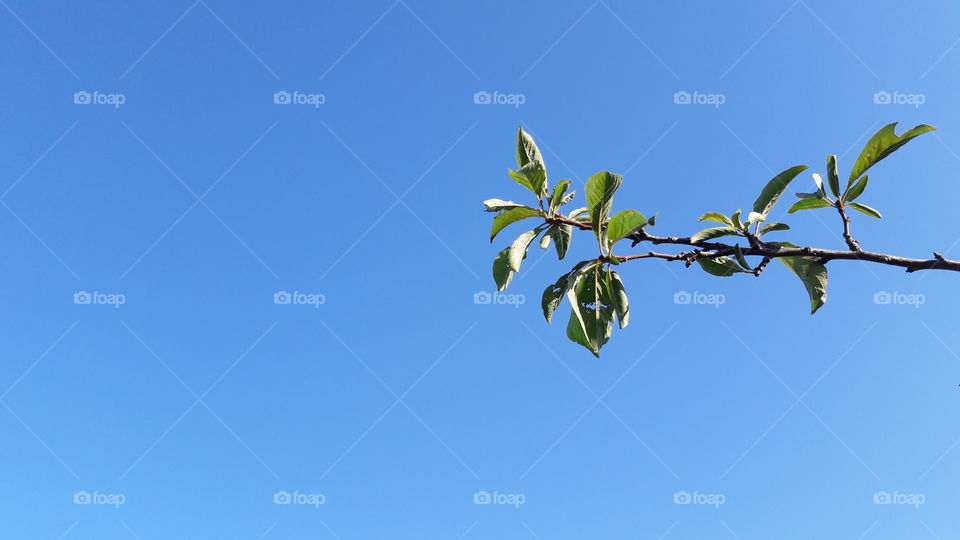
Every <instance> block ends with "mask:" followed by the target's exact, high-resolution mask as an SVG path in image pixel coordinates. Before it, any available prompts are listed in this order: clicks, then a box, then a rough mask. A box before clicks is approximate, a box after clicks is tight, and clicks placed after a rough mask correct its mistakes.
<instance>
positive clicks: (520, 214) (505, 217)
mask: <svg viewBox="0 0 960 540" xmlns="http://www.w3.org/2000/svg"><path fill="white" fill-rule="evenodd" d="M539 215H540V212H539V211H538V210H534V209H533V208H528V207H526V206H521V207H518V208H509V209H507V210H504V211H502V212H500V213H499V214H497V215H496V216H494V217H493V227H492V228H491V229H490V241H491V242H493V239H494V238H496V237H497V234H498V233H499V232H500V231H502V230H503V229H504V227H506V226H507V225H510V224H511V223H516V222H518V221H520V220H521V219H526V218H529V217H534V216H539Z"/></svg>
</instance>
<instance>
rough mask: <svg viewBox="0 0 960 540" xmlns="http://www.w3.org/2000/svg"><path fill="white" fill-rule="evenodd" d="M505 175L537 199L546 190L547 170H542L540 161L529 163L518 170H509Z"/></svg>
mask: <svg viewBox="0 0 960 540" xmlns="http://www.w3.org/2000/svg"><path fill="white" fill-rule="evenodd" d="M507 173H509V174H510V177H511V178H513V179H514V180H515V181H516V182H517V183H518V184H520V185H521V186H524V187H525V188H527V189H529V190H530V191H532V192H533V193H534V195H536V196H537V198H538V199H539V198H540V197H542V196H543V194H544V193H545V192H546V190H547V170H546V169H544V168H543V162H541V161H531V162H529V163H527V164H526V165H524V166H523V167H520V169H519V170H516V171H515V170H513V169H509V170H507Z"/></svg>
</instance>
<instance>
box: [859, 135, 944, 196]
mask: <svg viewBox="0 0 960 540" xmlns="http://www.w3.org/2000/svg"><path fill="white" fill-rule="evenodd" d="M896 127H897V123H896V122H894V123H892V124H887V125H885V126H883V127H882V128H880V131H877V132H876V133H875V134H874V135H873V137H870V140H869V141H867V144H866V146H864V147H863V150H862V151H861V152H860V155H859V156H857V161H855V162H854V164H853V170H851V171H850V180H849V181H848V182H847V184H848V185H849V184H851V183H853V181H854V180H856V179H857V178H860V176H861V175H862V174H863V173H865V172H867V169H869V168H870V167H873V166H874V165H875V164H876V163H877V162H878V161H880V160H881V159H883V158H885V157H887V156H889V155H890V154H892V153H893V152H894V151H896V150H897V149H898V148H900V147H901V146H903V145H905V144H907V143H908V142H910V141H911V140H913V139H914V138H915V137H919V136H920V135H923V134H924V133H927V132H928V131H933V130H935V129H937V128H935V127H933V126H928V125H926V124H920V125H919V126H917V127H915V128H913V129H910V130H907V131H905V132H904V133H903V135H897V134H896V132H895V131H894V128H896Z"/></svg>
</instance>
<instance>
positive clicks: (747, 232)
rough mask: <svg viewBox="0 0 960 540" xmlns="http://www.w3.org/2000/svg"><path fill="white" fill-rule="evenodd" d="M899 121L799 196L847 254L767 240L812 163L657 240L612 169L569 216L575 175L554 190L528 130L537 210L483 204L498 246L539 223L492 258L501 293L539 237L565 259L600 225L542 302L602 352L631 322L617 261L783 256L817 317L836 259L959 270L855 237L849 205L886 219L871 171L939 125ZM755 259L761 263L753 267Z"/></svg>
mask: <svg viewBox="0 0 960 540" xmlns="http://www.w3.org/2000/svg"><path fill="white" fill-rule="evenodd" d="M896 125H897V124H896V123H892V124H888V125H886V126H884V127H883V128H881V129H880V130H879V131H877V132H876V133H875V134H874V135H873V137H871V138H870V140H869V141H867V144H866V146H864V148H863V150H862V151H861V152H860V155H859V156H857V159H856V160H855V161H854V163H853V167H852V169H851V171H850V175H849V177H848V179H847V182H846V187H842V186H841V184H840V175H839V172H838V164H837V157H836V156H835V155H830V156H827V161H826V169H825V174H826V177H827V182H826V187H825V185H824V182H823V177H822V176H821V175H820V174H819V173H813V174H812V178H813V183H814V186H815V188H816V189H815V190H814V191H812V192H809V193H797V194H796V196H797V198H798V200H797V201H796V202H795V203H794V204H793V205H792V206H791V207H790V209H789V210H788V213H790V214H792V213H794V212H797V211H799V210H812V209H817V208H832V209H834V210H835V211H836V212H837V214H838V215H839V217H840V219H841V223H842V225H843V238H844V241H845V242H846V244H847V248H848V250H845V251H837V250H829V249H820V248H813V247H800V246H799V245H797V244H794V243H791V242H786V241H770V240H767V239H766V235H767V234H769V233H773V232H780V231H786V230H789V229H790V227H789V226H788V225H787V224H785V223H777V222H770V221H768V220H767V218H768V216H769V215H770V212H771V210H773V208H774V206H775V205H776V204H777V202H778V201H779V200H780V198H781V196H783V194H784V193H785V192H786V190H787V187H788V186H789V185H790V183H791V182H793V180H794V179H795V178H797V177H798V176H799V175H800V174H801V173H802V172H804V171H805V170H807V169H808V166H807V165H797V166H794V167H790V168H789V169H786V170H785V171H783V172H781V173H780V174H778V175H776V176H774V177H773V179H771V180H770V181H769V182H767V184H766V185H765V186H764V187H763V189H762V190H761V191H760V195H759V196H758V197H757V199H756V201H754V203H753V208H752V210H751V211H749V212H747V213H746V214H744V212H743V210H741V209H738V210H736V211H735V212H733V213H732V214H729V215H727V214H725V213H723V212H707V213H705V214H703V215H702V216H700V221H713V222H716V223H718V224H719V225H718V226H713V227H709V228H706V229H703V230H701V231H699V232H696V233H694V234H693V235H691V236H656V235H653V234H651V233H650V232H648V230H647V228H648V227H652V226H654V225H655V223H656V219H655V218H656V214H654V215H651V216H650V217H649V218H647V217H646V216H644V215H643V214H641V213H640V212H638V211H636V210H620V211H619V212H616V213H614V211H613V198H614V194H615V193H616V192H617V190H618V189H619V188H620V185H621V183H623V177H621V176H620V175H617V174H613V173H611V172H608V171H600V172H598V173H596V174H594V175H593V176H591V177H590V178H589V179H587V184H586V189H585V191H586V206H583V207H580V208H576V209H575V210H570V211H567V212H562V211H561V209H562V208H563V207H564V206H566V205H567V204H569V203H571V202H572V201H573V199H574V197H575V195H576V193H575V192H574V191H572V190H569V188H570V185H571V181H570V180H561V181H560V182H558V183H557V185H556V186H554V187H553V189H552V190H551V189H550V186H549V182H548V180H547V167H546V165H545V164H544V162H543V155H542V154H541V153H540V149H539V148H537V145H536V143H535V142H534V140H533V137H531V136H530V134H529V133H527V132H526V131H524V130H523V128H522V127H521V128H520V129H519V130H518V132H517V145H516V161H517V167H518V168H517V169H509V170H508V171H507V173H508V175H509V176H510V178H512V179H513V180H514V181H515V182H516V183H518V184H520V185H521V186H523V187H524V188H526V189H527V190H529V191H530V192H532V193H533V195H534V196H535V197H536V206H531V205H525V204H521V203H516V202H513V201H508V200H502V199H488V200H486V201H483V204H484V207H485V210H486V211H487V212H494V213H495V214H496V215H494V217H493V226H492V227H491V230H490V241H491V242H493V241H494V239H495V238H496V237H497V235H498V234H499V233H500V232H501V231H502V230H503V229H505V228H506V227H508V226H509V225H512V224H514V223H517V222H519V221H523V220H526V219H528V218H535V220H536V221H538V224H537V225H536V226H535V227H534V228H533V229H531V230H529V231H527V232H524V233H523V234H521V235H520V236H518V237H517V238H516V239H515V240H514V241H513V242H511V243H510V245H509V246H507V247H506V248H505V249H503V250H502V251H501V252H500V253H499V254H498V255H497V257H496V258H495V259H494V260H493V279H494V281H495V282H496V284H497V290H498V291H503V290H505V289H506V288H507V287H508V286H509V285H510V282H511V281H512V280H513V276H514V274H516V273H517V272H519V271H520V265H521V263H522V262H523V260H524V259H526V257H527V252H528V250H529V249H530V246H531V245H532V244H533V242H534V241H535V240H536V239H537V238H538V237H539V238H540V242H539V245H540V247H541V248H542V249H547V248H549V247H550V243H551V242H552V243H553V245H554V248H555V250H556V253H557V258H558V259H560V260H562V259H563V258H564V257H565V256H566V254H567V251H568V250H569V248H570V241H571V239H572V236H573V231H574V230H575V229H579V230H589V231H592V232H593V237H594V240H595V241H596V243H597V257H596V258H593V259H589V260H585V261H580V262H578V263H577V264H575V265H574V266H573V268H572V269H570V271H568V272H567V273H565V274H563V275H562V276H560V277H559V278H558V279H557V281H556V282H555V283H553V284H552V285H550V286H548V287H547V288H546V290H544V291H543V297H542V301H541V306H542V309H543V315H544V318H546V320H547V322H548V323H549V322H551V321H552V319H553V314H554V312H555V311H556V309H557V308H558V307H559V306H560V304H561V303H562V301H563V299H564V298H566V300H567V302H568V303H569V304H570V308H571V309H570V316H569V319H568V321H567V337H568V338H570V340H571V341H573V342H575V343H578V344H580V345H582V346H584V347H586V348H587V349H588V350H590V352H592V353H593V354H594V355H595V356H597V357H599V356H600V349H601V348H602V347H603V346H604V345H605V344H606V343H607V342H608V341H609V340H610V337H611V335H612V333H613V325H614V323H616V324H617V325H618V326H619V327H620V328H621V329H622V328H624V327H626V326H627V324H628V323H629V320H630V304H629V301H628V299H627V292H626V287H625V286H624V282H623V280H622V279H621V278H620V275H619V273H618V272H617V271H615V270H614V269H613V267H615V266H618V265H620V264H621V263H624V262H627V261H631V260H636V259H663V260H667V261H683V262H684V264H685V265H686V266H691V265H692V264H693V263H697V265H698V266H700V268H701V269H703V270H704V271H705V272H707V273H709V274H712V275H714V276H719V277H729V276H733V275H734V274H750V275H753V276H759V275H760V274H761V273H762V272H763V270H764V269H765V268H766V267H767V264H768V263H770V261H772V260H774V259H776V260H778V261H780V262H781V263H783V265H784V266H786V267H787V268H788V269H789V270H790V271H791V272H792V273H793V274H795V275H796V276H797V277H798V278H799V279H800V281H801V283H802V284H803V286H804V288H805V289H806V291H807V295H808V296H809V298H810V312H811V314H812V313H816V311H817V310H818V309H820V307H821V306H823V304H824V302H826V300H827V267H826V265H827V263H829V262H830V261H833V260H861V261H867V262H874V263H878V264H884V265H888V266H898V267H901V268H905V269H906V271H907V272H914V271H917V270H933V269H938V270H952V271H960V261H952V260H948V259H946V258H944V257H943V256H942V255H940V254H938V253H934V257H933V258H932V259H914V258H909V257H898V256H894V255H887V254H883V253H875V252H872V251H866V250H863V249H861V247H860V242H858V241H857V240H856V239H854V237H853V235H852V233H851V227H850V224H851V218H850V216H849V215H848V213H847V210H848V209H852V210H856V211H857V212H860V213H862V214H865V215H867V216H870V217H872V218H876V219H880V217H881V215H880V212H879V211H878V210H876V209H874V208H872V207H870V206H867V205H866V204H863V203H861V202H855V201H856V200H857V199H858V198H859V197H860V196H861V195H862V194H863V193H864V191H865V190H866V188H867V183H868V177H867V175H866V174H864V173H866V171H867V170H868V169H869V168H871V167H873V166H874V165H876V164H877V162H879V161H880V160H882V159H884V158H886V157H887V156H889V155H890V154H892V153H893V152H894V151H896V150H897V149H899V148H900V147H901V146H903V145H905V144H907V143H908V142H910V141H911V140H913V139H914V138H916V137H918V136H920V135H922V134H924V133H927V132H928V131H933V130H934V129H935V128H934V127H932V126H928V125H926V124H921V125H919V126H917V127H915V128H913V129H910V130H908V131H906V132H904V133H903V134H902V135H897V134H896V132H895V128H896ZM828 190H829V193H828ZM722 237H734V238H735V240H736V242H735V243H734V242H730V243H724V242H717V241H715V240H716V239H717V238H722ZM624 240H629V241H630V247H631V248H633V247H635V246H637V245H638V244H641V243H643V242H648V243H649V244H651V245H659V244H668V245H677V246H684V247H685V248H687V249H686V250H685V251H680V252H679V253H659V252H656V251H641V252H640V253H630V254H626V255H622V254H615V253H614V251H615V249H614V248H615V247H617V246H618V244H619V245H624V244H621V242H622V241H624ZM741 243H742V245H741ZM750 257H754V258H759V260H757V261H756V262H755V263H752V262H751V261H750Z"/></svg>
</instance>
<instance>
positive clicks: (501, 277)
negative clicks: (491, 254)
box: [493, 246, 514, 292]
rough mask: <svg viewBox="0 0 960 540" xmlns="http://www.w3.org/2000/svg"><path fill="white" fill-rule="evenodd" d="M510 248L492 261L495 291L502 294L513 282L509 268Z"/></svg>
mask: <svg viewBox="0 0 960 540" xmlns="http://www.w3.org/2000/svg"><path fill="white" fill-rule="evenodd" d="M509 260H510V247H509V246H508V247H507V248H505V249H504V250H503V251H501V252H500V254H499V255H497V258H495V259H494V260H493V280H494V281H495V282H496V283H497V290H498V291H500V292H503V291H505V290H506V289H507V286H508V285H510V282H511V281H513V274H514V272H513V270H512V269H511V268H510V262H509Z"/></svg>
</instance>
